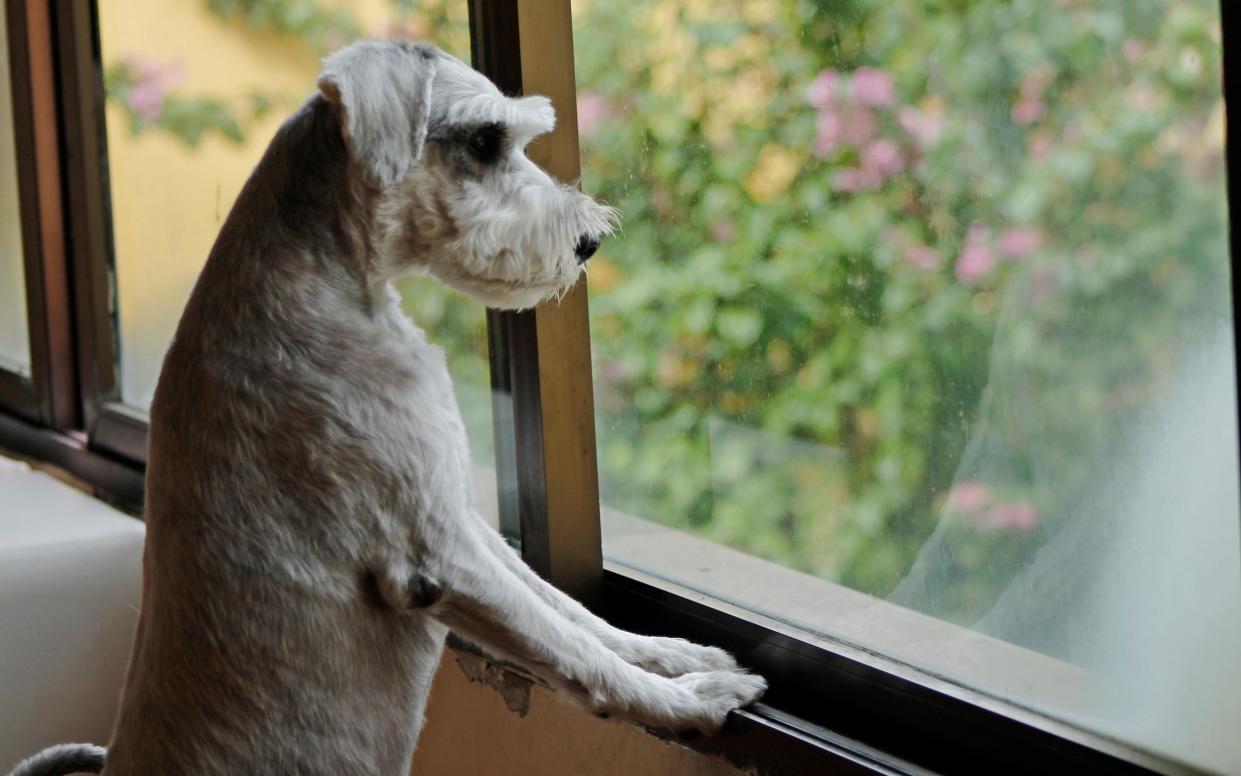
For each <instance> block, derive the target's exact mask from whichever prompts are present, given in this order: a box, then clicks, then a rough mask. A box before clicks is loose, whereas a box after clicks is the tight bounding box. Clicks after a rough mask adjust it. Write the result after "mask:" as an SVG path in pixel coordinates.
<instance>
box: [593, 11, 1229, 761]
mask: <svg viewBox="0 0 1241 776" xmlns="http://www.w3.org/2000/svg"><path fill="white" fill-rule="evenodd" d="M575 14H576V15H575V25H576V33H575V37H576V40H577V43H578V46H577V63H576V66H577V73H578V101H579V102H578V117H579V131H580V135H581V137H582V145H583V165H582V166H583V185H584V188H585V189H586V190H588V191H590V192H592V193H594V194H597V195H599V196H601V197H602V198H603V199H605V200H607V201H609V202H610V204H613V205H615V206H617V207H618V208H619V209H620V210H621V212H622V213H623V214H624V217H625V224H624V234H623V237H621V238H618V239H614V240H612V241H610V242H607V243H605V244H604V245H603V247H602V248H601V250H600V253H599V255H598V256H597V257H596V258H595V259H594V260H593V261H592V265H591V267H590V270H589V274H590V284H591V292H592V296H591V323H592V331H593V332H594V345H595V354H594V363H595V380H596V397H597V399H596V402H597V406H598V410H599V412H598V422H597V425H598V437H599V460H600V467H601V478H602V487H603V499H604V503H605V507H607V510H605V511H606V512H607V513H608V514H609V515H610V517H609V518H608V519H607V521H606V522H605V547H604V550H605V553H606V554H607V555H609V556H611V557H615V558H619V559H621V560H624V561H626V562H629V563H631V564H634V565H638V566H642V567H645V568H647V569H648V570H653V571H656V572H657V573H661V574H663V575H665V576H667V577H670V578H674V579H676V580H679V581H681V582H684V583H686V584H689V585H691V586H696V587H700V588H703V589H706V590H707V591H708V592H712V593H714V594H716V595H720V596H722V597H725V598H730V599H732V600H734V601H736V602H738V603H741V604H743V605H746V606H749V607H751V608H753V609H756V610H759V611H763V612H765V613H767V614H770V615H771V616H774V617H778V618H781V619H784V620H787V621H792V622H795V623H797V624H799V625H802V626H804V627H807V628H809V629H811V630H815V631H819V632H822V633H825V634H829V635H834V636H838V637H845V638H848V639H850V640H853V641H861V642H863V643H866V644H867V645H868V646H871V647H875V648H879V649H881V650H882V651H884V652H887V653H888V654H892V655H895V656H897V657H899V658H900V659H903V660H907V661H910V662H913V663H917V664H920V665H923V666H926V667H928V668H932V669H934V670H935V671H936V672H939V673H947V674H949V675H953V676H956V677H957V678H958V679H959V680H960V681H962V682H965V683H968V684H971V685H973V686H975V687H978V688H979V689H982V690H984V691H987V692H992V693H995V694H997V695H1003V696H1006V697H1011V698H1014V699H1016V700H1019V701H1021V702H1023V703H1026V704H1030V705H1034V706H1037V707H1039V708H1042V709H1044V710H1045V711H1047V712H1049V713H1052V714H1054V715H1057V716H1060V717H1063V718H1067V719H1071V720H1073V721H1075V722H1078V723H1080V724H1084V725H1088V726H1091V727H1094V728H1095V729H1098V730H1102V731H1104V732H1107V733H1109V734H1114V735H1117V736H1120V737H1123V738H1125V739H1127V740H1129V741H1132V742H1135V743H1139V744H1141V745H1143V746H1150V747H1153V748H1155V749H1157V750H1159V751H1161V752H1164V753H1166V754H1169V755H1171V756H1173V757H1176V758H1183V759H1186V760H1189V761H1192V762H1195V763H1197V764H1201V765H1207V766H1210V767H1215V768H1222V769H1225V770H1227V767H1226V765H1228V764H1231V766H1232V767H1233V768H1234V769H1235V768H1236V767H1238V766H1239V765H1241V743H1238V740H1237V738H1236V737H1235V736H1234V735H1227V734H1224V731H1223V728H1221V727H1219V726H1218V724H1216V725H1214V726H1213V725H1212V724H1211V723H1205V722H1204V723H1202V724H1201V725H1199V722H1190V720H1198V721H1202V720H1225V721H1227V720H1232V721H1233V724H1235V720H1237V719H1238V718H1241V700H1238V699H1241V661H1238V659H1237V657H1236V656H1237V655H1238V654H1241V561H1239V559H1238V554H1239V552H1241V537H1239V536H1238V531H1239V524H1241V508H1239V507H1238V495H1237V453H1236V417H1235V414H1236V413H1235V407H1236V398H1235V397H1236V386H1235V384H1234V380H1233V371H1232V363H1233V349H1232V341H1231V331H1232V310H1231V308H1230V304H1229V299H1228V291H1227V290H1228V288H1229V270H1228V254H1227V247H1226V234H1227V213H1226V199H1225V190H1224V180H1223V163H1222V148H1223V128H1222V115H1223V103H1222V99H1221V86H1220V24H1219V5H1218V3H1216V2H1214V0H1192V1H1191V2H1173V1H1172V0H1147V1H1145V2H1141V3H1130V2H1120V1H1119V0H1117V1H1116V2H1110V3H1086V2H1074V1H1072V0H1066V1H1065V2H1056V3H969V2H967V3H952V4H927V3H923V2H921V1H920V0H895V1H894V2H888V3H873V4H831V3H826V4H824V3H811V4H807V3H800V2H794V1H793V0H753V1H749V2H726V3H702V2H684V3H681V2H670V1H668V0H630V1H629V2H624V3H612V4H608V3H590V4H589V5H587V6H584V7H578V8H576V10H575ZM668 529H675V530H673V531H669V530H668ZM656 537H658V541H655V538H656ZM702 539H706V540H710V542H709V543H708V542H703V541H701V540H702ZM670 548H674V549H670ZM725 548H727V549H725ZM736 551H740V552H736ZM832 583H835V584H832ZM859 594H864V595H859ZM927 615H929V616H927ZM959 626H965V627H966V628H969V629H970V630H969V631H966V630H963V629H962V628H960V627H959ZM911 644H916V646H911ZM965 653H968V654H969V655H970V659H968V660H966V659H963V657H962V656H963V654H965ZM1172 664H1174V665H1175V670H1174V671H1173V673H1175V674H1176V676H1175V677H1170V676H1169V669H1170V665H1172Z"/></svg>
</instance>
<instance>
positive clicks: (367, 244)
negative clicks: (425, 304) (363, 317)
mask: <svg viewBox="0 0 1241 776" xmlns="http://www.w3.org/2000/svg"><path fill="white" fill-rule="evenodd" d="M378 200H379V191H378V189H377V187H376V186H375V185H373V184H371V183H370V182H369V181H367V180H366V177H365V176H364V175H363V174H362V171H361V170H360V168H359V167H358V165H357V164H356V163H355V162H354V161H353V159H352V158H351V156H350V154H349V152H348V150H347V148H346V146H345V142H344V138H343V135H342V132H341V126H340V123H339V118H338V116H337V114H336V112H335V111H334V110H333V109H332V106H331V105H330V104H329V103H328V102H327V101H326V100H325V99H323V97H322V96H320V95H318V94H316V95H315V96H314V97H312V98H310V99H309V100H308V101H307V102H306V104H305V105H303V106H302V108H301V110H299V111H298V112H297V113H295V114H294V115H293V116H292V117H291V118H290V119H289V120H288V121H286V122H285V123H284V125H283V126H281V128H280V129H279V131H277V133H276V136H275V137H274V138H273V139H272V142H271V145H270V146H268V149H267V151H266V153H265V154H264V155H263V158H262V159H261V160H260V161H259V163H258V166H257V167H255V169H254V172H253V173H252V174H251V176H250V179H249V180H248V181H247V182H246V185H245V186H244V187H243V188H242V191H241V193H240V194H239V195H238V197H237V201H236V202H235V203H234V205H233V209H232V211H231V212H230V213H229V216H228V219H227V220H226V221H225V223H224V226H223V228H222V229H221V230H220V235H219V237H218V238H217V239H216V243H215V246H214V247H213V248H212V252H211V257H210V258H209V260H208V266H207V269H205V270H204V272H206V271H210V270H212V269H213V265H217V267H218V270H221V271H225V272H228V273H229V274H232V275H235V276H236V277H238V278H239V279H240V278H245V279H246V281H247V282H250V283H253V284H254V286H253V287H255V288H256V289H257V288H260V287H264V286H267V285H269V284H272V285H275V286H279V285H280V284H287V283H288V280H289V279H290V276H291V275H295V276H297V277H298V280H299V281H302V282H305V281H308V280H310V278H308V277H306V275H307V273H312V274H314V275H317V276H319V277H320V278H321V279H322V280H323V281H324V282H326V283H327V284H329V285H331V286H333V287H339V289H340V291H341V292H342V293H343V294H344V295H346V296H349V297H354V300H355V302H356V303H357V304H359V305H362V306H363V307H369V306H371V305H373V304H374V303H375V302H376V301H379V300H377V299H376V298H375V295H376V294H377V293H382V291H383V288H384V286H385V285H386V279H384V278H380V277H377V275H378V262H377V258H376V256H377V254H376V246H375V245H374V244H373V240H372V239H371V235H372V234H373V233H374V219H375V206H376V203H377V202H378Z"/></svg>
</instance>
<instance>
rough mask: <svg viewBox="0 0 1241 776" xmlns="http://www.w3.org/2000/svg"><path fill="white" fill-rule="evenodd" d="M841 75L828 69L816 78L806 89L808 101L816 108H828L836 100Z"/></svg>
mask: <svg viewBox="0 0 1241 776" xmlns="http://www.w3.org/2000/svg"><path fill="white" fill-rule="evenodd" d="M839 83H840V74H839V73H837V72H836V71H835V70H833V69H832V68H830V67H829V68H828V69H826V70H824V71H823V72H821V73H819V74H818V75H817V76H815V78H814V80H813V81H811V82H810V87H809V88H808V89H806V101H807V102H809V103H810V104H811V105H813V106H814V107H816V108H826V107H827V106H828V105H831V104H832V102H833V101H834V100H835V99H836V97H837V95H838V90H839Z"/></svg>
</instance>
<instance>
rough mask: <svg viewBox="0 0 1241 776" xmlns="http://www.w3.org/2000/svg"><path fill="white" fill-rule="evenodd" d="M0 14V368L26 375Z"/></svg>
mask: <svg viewBox="0 0 1241 776" xmlns="http://www.w3.org/2000/svg"><path fill="white" fill-rule="evenodd" d="M6 23H7V22H6V21H5V18H4V14H3V13H0V369H3V370H5V371H8V372H16V373H17V374H20V375H29V374H30V340H29V333H28V330H27V322H26V280H25V276H24V273H23V271H22V262H23V260H24V256H23V253H22V216H21V202H20V199H19V196H18V187H17V147H16V144H15V142H14V139H13V94H12V91H11V88H10V84H9V78H10V72H9V51H8V46H9V44H8V40H9V39H8V30H7V27H6V26H5V25H6Z"/></svg>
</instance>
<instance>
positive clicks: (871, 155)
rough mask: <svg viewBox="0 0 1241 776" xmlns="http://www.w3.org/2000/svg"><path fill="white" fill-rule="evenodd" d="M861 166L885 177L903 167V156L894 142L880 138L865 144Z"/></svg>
mask: <svg viewBox="0 0 1241 776" xmlns="http://www.w3.org/2000/svg"><path fill="white" fill-rule="evenodd" d="M862 166H863V167H864V168H866V169H868V170H872V171H874V172H876V173H878V174H879V176H880V177H881V178H887V177H889V176H892V175H895V174H896V173H898V172H900V171H901V170H903V169H905V157H903V156H902V155H901V149H900V148H899V147H897V145H896V143H894V142H892V141H891V140H889V139H887V138H881V139H879V140H876V141H875V142H873V143H871V144H870V145H868V146H866V150H865V151H863V152H862Z"/></svg>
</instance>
